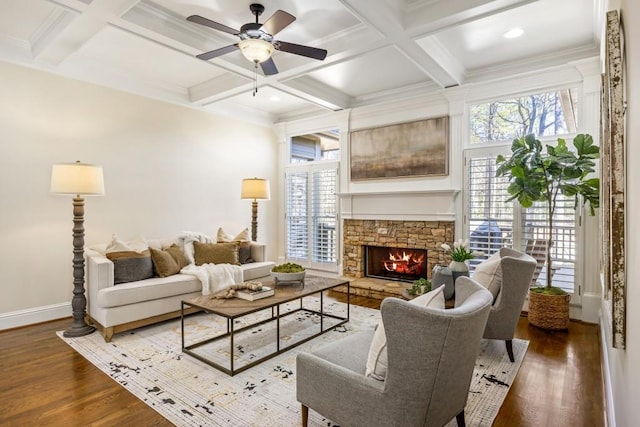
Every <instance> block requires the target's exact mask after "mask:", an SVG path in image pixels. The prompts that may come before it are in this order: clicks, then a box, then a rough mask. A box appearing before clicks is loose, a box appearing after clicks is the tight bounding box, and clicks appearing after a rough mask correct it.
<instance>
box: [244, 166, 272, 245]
mask: <svg viewBox="0 0 640 427" xmlns="http://www.w3.org/2000/svg"><path fill="white" fill-rule="evenodd" d="M240 198H241V199H252V200H253V202H251V240H253V241H254V242H255V241H257V240H258V199H260V200H269V199H270V198H271V192H270V190H269V180H268V179H264V178H245V179H243V180H242V191H241V193H240Z"/></svg>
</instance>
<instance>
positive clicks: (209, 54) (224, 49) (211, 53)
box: [196, 44, 238, 61]
mask: <svg viewBox="0 0 640 427" xmlns="http://www.w3.org/2000/svg"><path fill="white" fill-rule="evenodd" d="M236 49H238V44H231V45H229V46H225V47H221V48H220V49H214V50H212V51H209V52H205V53H201V54H200V55H196V58H199V59H202V60H203V61H208V60H209V59H211V58H216V57H218V56H221V55H224V54H225V53H229V52H233V51H234V50H236Z"/></svg>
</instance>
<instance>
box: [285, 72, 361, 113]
mask: <svg viewBox="0 0 640 427" xmlns="http://www.w3.org/2000/svg"><path fill="white" fill-rule="evenodd" d="M278 88H279V89H281V90H282V91H284V92H287V93H290V94H291V95H295V96H298V97H300V98H303V99H306V100H308V101H311V102H313V103H314V104H317V105H320V106H321V107H324V108H329V109H331V110H334V111H337V110H343V109H345V108H349V106H350V105H351V97H350V96H348V95H346V94H344V93H342V92H340V91H338V90H336V89H335V88H333V87H331V86H327V85H325V84H324V83H321V82H319V81H318V80H316V79H313V78H311V77H309V76H300V77H298V78H295V79H291V80H287V81H284V82H280V85H279V86H278Z"/></svg>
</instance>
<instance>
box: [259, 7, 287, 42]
mask: <svg viewBox="0 0 640 427" xmlns="http://www.w3.org/2000/svg"><path fill="white" fill-rule="evenodd" d="M295 20H296V17H295V16H293V15H291V14H290V13H287V12H285V11H283V10H276V13H274V14H273V15H271V17H270V18H269V19H267V20H266V22H265V23H264V24H262V27H260V29H261V30H262V31H264V32H265V33H267V34H271V35H272V36H275V35H276V33H279V32H280V31H282V30H283V29H284V28H285V27H287V26H288V25H289V24H291V23H292V22H293V21H295Z"/></svg>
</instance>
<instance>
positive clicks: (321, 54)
mask: <svg viewBox="0 0 640 427" xmlns="http://www.w3.org/2000/svg"><path fill="white" fill-rule="evenodd" d="M249 9H250V10H251V13H253V14H254V15H255V16H256V22H249V23H247V24H244V25H243V26H242V27H240V31H238V30H235V29H233V28H231V27H227V26H226V25H224V24H220V23H218V22H215V21H212V20H210V19H207V18H204V17H202V16H200V15H191V16H189V17H187V21H191V22H195V23H196V24H200V25H204V26H206V27H209V28H213V29H214V30H218V31H222V32H225V33H229V34H233V35H234V36H238V37H240V41H239V42H238V43H235V44H232V45H229V46H225V47H221V48H219V49H214V50H212V51H210V52H205V53H201V54H200V55H196V57H197V58H200V59H202V60H205V61H207V60H209V59H212V58H216V57H218V56H221V55H224V54H226V53H229V52H233V51H234V50H236V49H240V51H241V52H242V54H243V55H244V57H245V58H247V59H248V60H249V61H251V62H253V63H254V64H255V67H256V68H257V67H258V64H260V67H261V68H262V71H263V72H264V74H265V75H267V76H268V75H273V74H278V69H277V67H276V64H275V63H274V62H273V58H271V55H272V54H273V51H274V50H279V51H282V52H288V53H293V54H295V55H301V56H306V57H308V58H313V59H319V60H321V61H322V60H323V59H325V58H326V57H327V51H326V50H324V49H318V48H315V47H311V46H303V45H299V44H295V43H289V42H284V41H280V40H275V39H274V38H273V36H275V35H276V34H277V33H279V32H280V31H282V30H283V29H284V28H285V27H287V26H288V25H289V24H291V23H292V22H293V21H295V20H296V17H295V16H293V15H291V14H289V13H287V12H284V11H282V10H277V11H276V12H275V13H274V14H273V15H271V17H270V18H269V19H267V20H266V21H265V22H264V23H263V24H261V23H259V22H258V16H260V15H261V14H262V12H264V6H263V5H261V4H259V3H253V4H251V5H250V6H249Z"/></svg>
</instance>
